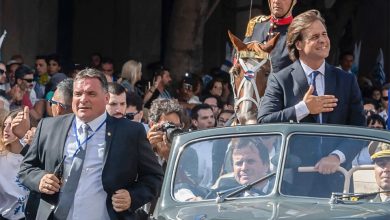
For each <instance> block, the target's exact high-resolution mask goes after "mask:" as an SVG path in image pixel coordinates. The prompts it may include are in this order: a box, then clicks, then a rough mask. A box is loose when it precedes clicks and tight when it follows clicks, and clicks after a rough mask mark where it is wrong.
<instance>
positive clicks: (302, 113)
mask: <svg viewBox="0 0 390 220" xmlns="http://www.w3.org/2000/svg"><path fill="white" fill-rule="evenodd" d="M294 107H295V115H296V116H297V122H299V121H300V120H302V119H303V118H304V117H306V116H308V115H309V114H310V111H309V109H308V108H307V106H306V103H305V102H304V101H300V102H299V103H298V104H296V105H295V106H294Z"/></svg>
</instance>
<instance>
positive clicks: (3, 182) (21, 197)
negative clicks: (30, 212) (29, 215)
mask: <svg viewBox="0 0 390 220" xmlns="http://www.w3.org/2000/svg"><path fill="white" fill-rule="evenodd" d="M22 160H23V156H22V155H20V154H14V153H11V152H7V153H1V154H0V167H1V169H0V214H1V216H3V217H4V218H6V219H10V220H16V219H21V218H24V211H25V210H24V209H25V206H26V202H27V198H28V195H29V190H28V189H27V188H26V187H25V186H23V185H22V184H21V182H20V181H19V177H18V171H19V168H20V164H21V163H22Z"/></svg>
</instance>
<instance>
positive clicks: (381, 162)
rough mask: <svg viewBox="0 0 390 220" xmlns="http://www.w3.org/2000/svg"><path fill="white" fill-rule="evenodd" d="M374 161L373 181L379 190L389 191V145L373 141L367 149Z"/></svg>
mask: <svg viewBox="0 0 390 220" xmlns="http://www.w3.org/2000/svg"><path fill="white" fill-rule="evenodd" d="M368 152H369V153H370V156H371V159H372V160H373V161H374V171H375V180H376V183H377V185H378V186H379V188H380V189H381V190H390V144H388V143H383V142H378V141H373V142H371V143H370V145H369V147H368Z"/></svg>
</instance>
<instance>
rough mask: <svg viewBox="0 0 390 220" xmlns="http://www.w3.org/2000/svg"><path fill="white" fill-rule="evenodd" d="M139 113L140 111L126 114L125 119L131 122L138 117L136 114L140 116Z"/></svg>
mask: <svg viewBox="0 0 390 220" xmlns="http://www.w3.org/2000/svg"><path fill="white" fill-rule="evenodd" d="M138 113H139V111H138V112H129V113H126V114H125V118H127V119H129V120H133V119H134V116H135V115H136V114H138Z"/></svg>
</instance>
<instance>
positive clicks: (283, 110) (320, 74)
mask: <svg viewBox="0 0 390 220" xmlns="http://www.w3.org/2000/svg"><path fill="white" fill-rule="evenodd" d="M287 47H288V49H289V56H290V58H291V59H292V60H293V61H295V62H294V63H293V64H291V65H290V66H288V67H286V68H285V69H283V70H281V71H280V72H277V73H275V74H271V75H270V77H269V79H268V84H267V89H266V91H265V95H264V98H263V100H262V103H261V107H260V117H259V122H260V123H270V122H289V121H295V122H312V123H316V122H317V123H331V124H346V125H357V126H364V125H365V118H364V114H363V106H362V103H361V95H360V90H359V87H358V84H357V82H356V79H355V77H354V76H353V75H351V74H347V73H345V72H344V71H342V70H339V69H337V68H335V67H333V66H331V65H329V64H327V63H326V62H325V58H326V57H328V55H329V49H330V41H329V38H328V35H327V31H326V27H325V22H324V20H323V18H322V17H321V15H320V13H319V12H318V11H317V10H310V11H307V12H305V13H302V14H300V15H299V16H297V17H295V18H294V20H293V22H292V23H291V24H290V27H289V29H288V34H287ZM336 146H339V145H335V146H334V149H333V151H331V152H330V153H329V154H327V155H323V157H322V158H321V159H320V160H319V161H318V162H317V163H316V164H315V167H316V168H317V169H318V171H319V173H321V174H331V173H334V172H336V170H337V168H338V167H339V166H340V164H342V163H344V162H345V161H349V159H350V158H351V157H352V158H353V157H354V155H355V154H356V153H357V152H358V150H360V148H359V147H357V149H356V152H343V148H336Z"/></svg>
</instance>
